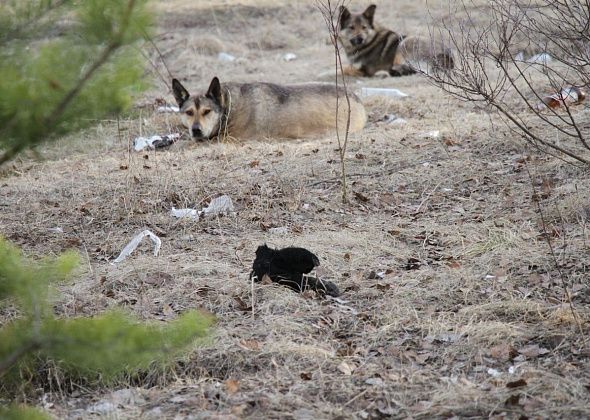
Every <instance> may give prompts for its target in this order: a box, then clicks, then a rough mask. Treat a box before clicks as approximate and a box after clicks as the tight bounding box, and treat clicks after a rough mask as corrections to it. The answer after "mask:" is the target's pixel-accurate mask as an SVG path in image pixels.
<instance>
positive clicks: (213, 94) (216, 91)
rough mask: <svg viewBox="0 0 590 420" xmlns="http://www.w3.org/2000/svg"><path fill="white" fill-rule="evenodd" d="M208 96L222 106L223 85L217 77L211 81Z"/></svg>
mask: <svg viewBox="0 0 590 420" xmlns="http://www.w3.org/2000/svg"><path fill="white" fill-rule="evenodd" d="M206 96H207V97H208V98H210V99H213V100H214V101H216V102H217V103H218V104H221V84H220V83H219V79H218V78H217V77H214V78H213V79H212V80H211V83H210V84H209V89H208V90H207V95H206Z"/></svg>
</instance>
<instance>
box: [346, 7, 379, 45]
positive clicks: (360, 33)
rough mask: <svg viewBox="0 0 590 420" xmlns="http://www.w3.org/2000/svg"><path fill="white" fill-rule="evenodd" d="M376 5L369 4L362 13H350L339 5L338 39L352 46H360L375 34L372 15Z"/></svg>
mask: <svg viewBox="0 0 590 420" xmlns="http://www.w3.org/2000/svg"><path fill="white" fill-rule="evenodd" d="M376 8H377V6H375V5H374V4H372V5H370V6H369V7H367V8H366V9H365V11H364V12H363V13H350V11H349V10H348V9H347V8H346V6H340V33H339V36H340V39H341V40H342V41H343V42H345V43H348V44H350V45H351V46H352V47H354V48H360V47H362V46H363V45H364V44H365V43H367V42H369V41H371V39H373V37H374V36H375V27H374V26H373V17H374V15H375V9H376Z"/></svg>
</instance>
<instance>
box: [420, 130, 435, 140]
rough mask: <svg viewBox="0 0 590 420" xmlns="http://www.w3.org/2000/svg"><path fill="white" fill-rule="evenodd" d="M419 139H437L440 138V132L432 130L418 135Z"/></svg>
mask: <svg viewBox="0 0 590 420" xmlns="http://www.w3.org/2000/svg"><path fill="white" fill-rule="evenodd" d="M420 137H421V138H423V139H437V138H439V137H440V131H439V130H432V131H429V132H427V133H422V134H420Z"/></svg>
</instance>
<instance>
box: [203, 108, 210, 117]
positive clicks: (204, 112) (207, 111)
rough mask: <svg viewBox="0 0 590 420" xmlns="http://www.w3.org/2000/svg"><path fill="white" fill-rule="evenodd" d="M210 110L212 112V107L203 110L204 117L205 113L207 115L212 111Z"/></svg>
mask: <svg viewBox="0 0 590 420" xmlns="http://www.w3.org/2000/svg"><path fill="white" fill-rule="evenodd" d="M210 112H211V110H210V109H206V110H204V111H203V117H204V116H205V115H207V114H208V113H210Z"/></svg>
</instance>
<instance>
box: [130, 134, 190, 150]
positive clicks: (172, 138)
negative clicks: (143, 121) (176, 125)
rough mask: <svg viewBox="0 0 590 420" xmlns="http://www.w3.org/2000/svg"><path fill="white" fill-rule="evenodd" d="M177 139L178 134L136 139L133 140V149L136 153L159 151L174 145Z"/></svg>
mask: <svg viewBox="0 0 590 420" xmlns="http://www.w3.org/2000/svg"><path fill="white" fill-rule="evenodd" d="M179 138H180V134H179V133H172V134H167V135H165V136H151V137H137V138H136V139H135V140H133V148H134V149H135V151H136V152H141V151H142V150H146V149H147V150H153V149H161V148H163V147H168V146H170V145H171V144H173V143H175V142H176V141H177V140H178V139H179Z"/></svg>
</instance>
